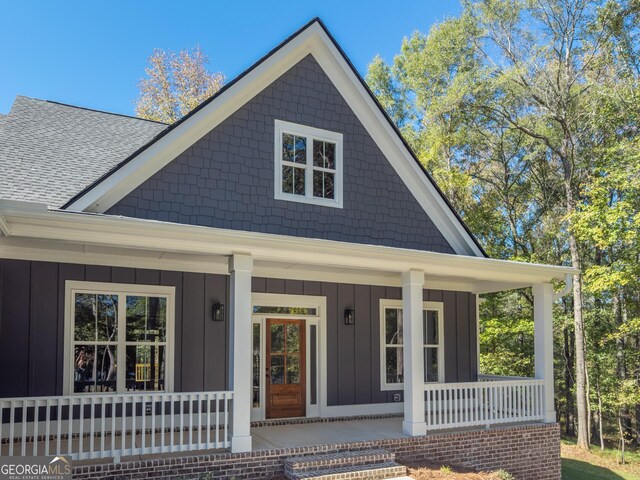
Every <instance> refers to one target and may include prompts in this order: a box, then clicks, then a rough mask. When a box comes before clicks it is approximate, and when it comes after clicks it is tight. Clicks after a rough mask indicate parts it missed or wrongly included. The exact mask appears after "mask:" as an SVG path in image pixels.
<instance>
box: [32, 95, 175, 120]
mask: <svg viewBox="0 0 640 480" xmlns="http://www.w3.org/2000/svg"><path fill="white" fill-rule="evenodd" d="M35 100H38V99H37V98H36V99H35ZM41 101H43V102H47V103H52V104H54V105H62V106H63V107H71V108H77V109H78V110H87V111H89V112H96V113H105V114H107V115H115V116H117V117H124V118H130V119H132V120H142V121H144V122H152V123H158V124H160V125H167V126H169V125H171V124H170V123H165V122H160V121H158V120H150V119H148V118H142V117H136V116H133V115H127V114H124V113H116V112H107V111H106V110H98V109H97V108H89V107H81V106H79V105H71V104H70V103H63V102H56V101H55V100H41Z"/></svg>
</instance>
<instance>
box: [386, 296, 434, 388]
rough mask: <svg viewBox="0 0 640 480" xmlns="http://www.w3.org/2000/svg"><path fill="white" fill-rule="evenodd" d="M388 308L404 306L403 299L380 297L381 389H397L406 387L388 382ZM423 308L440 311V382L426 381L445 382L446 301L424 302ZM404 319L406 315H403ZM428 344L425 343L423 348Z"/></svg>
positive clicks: (402, 384)
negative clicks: (386, 339)
mask: <svg viewBox="0 0 640 480" xmlns="http://www.w3.org/2000/svg"><path fill="white" fill-rule="evenodd" d="M387 308H400V309H402V308H403V304H402V300H389V299H386V298H381V299H380V390H382V391H397V390H402V389H403V388H404V383H387V376H386V374H385V372H386V365H387V358H386V355H387V350H386V343H385V329H384V326H385V321H386V316H385V309H387ZM422 309H423V310H435V311H437V312H438V332H439V333H440V335H439V337H438V382H425V385H426V384H431V383H443V382H444V371H445V370H444V303H443V302H422ZM403 321H404V315H403ZM428 346H433V345H423V346H422V350H423V354H424V349H425V348H426V347H428Z"/></svg>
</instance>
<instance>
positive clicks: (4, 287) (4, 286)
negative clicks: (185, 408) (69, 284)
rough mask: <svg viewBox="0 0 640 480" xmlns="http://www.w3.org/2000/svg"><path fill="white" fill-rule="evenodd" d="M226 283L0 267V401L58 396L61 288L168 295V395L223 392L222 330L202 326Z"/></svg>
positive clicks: (93, 269) (197, 276)
mask: <svg viewBox="0 0 640 480" xmlns="http://www.w3.org/2000/svg"><path fill="white" fill-rule="evenodd" d="M228 279H229V277H228V276H226V275H209V274H202V273H182V272H172V271H159V270H142V269H133V268H119V267H103V266H94V265H86V266H85V265H77V264H65V263H49V262H33V261H26V260H3V259H0V398H1V397H16V396H40V395H45V396H46V395H62V384H63V361H64V355H63V350H64V296H65V281H66V280H85V281H92V282H113V283H129V284H140V285H142V284H144V285H169V286H174V287H176V299H175V300H176V310H175V348H174V352H175V353H174V355H175V356H174V359H175V366H174V374H175V377H174V387H175V390H176V391H187V392H188V391H201V390H225V389H226V388H227V385H228V356H227V353H226V352H227V344H228V336H229V335H228V329H227V325H226V324H225V323H222V322H212V321H211V320H210V313H209V312H211V307H212V305H213V303H215V302H224V303H226V301H227V300H226V299H227V292H228V284H229V281H228Z"/></svg>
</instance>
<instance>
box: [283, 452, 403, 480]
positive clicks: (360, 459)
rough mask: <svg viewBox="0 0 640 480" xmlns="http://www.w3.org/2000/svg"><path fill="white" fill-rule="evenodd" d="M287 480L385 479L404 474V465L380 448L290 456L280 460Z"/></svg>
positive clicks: (393, 455)
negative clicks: (282, 460) (282, 461)
mask: <svg viewBox="0 0 640 480" xmlns="http://www.w3.org/2000/svg"><path fill="white" fill-rule="evenodd" d="M284 471H285V476H286V477H287V478H288V479H290V480H311V479H316V480H337V479H340V480H347V479H349V480H351V479H371V480H385V479H393V478H398V477H405V476H406V474H407V467H405V466H404V465H399V464H397V463H396V462H395V454H393V453H389V452H387V451H386V450H382V449H372V450H361V451H355V452H340V453H330V454H326V455H308V456H306V457H291V458H287V459H286V460H285V462H284Z"/></svg>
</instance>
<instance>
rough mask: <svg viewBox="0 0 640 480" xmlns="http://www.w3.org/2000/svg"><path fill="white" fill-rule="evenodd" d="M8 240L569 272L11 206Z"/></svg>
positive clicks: (531, 278)
mask: <svg viewBox="0 0 640 480" xmlns="http://www.w3.org/2000/svg"><path fill="white" fill-rule="evenodd" d="M0 212H1V213H2V214H3V215H4V217H5V219H6V220H7V223H8V224H9V228H10V231H11V236H15V237H29V238H38V239H48V240H58V241H64V242H70V243H86V244H94V245H108V246H118V247H127V248H137V249H151V250H163V251H171V252H183V253H198V254H210V255H232V254H235V253H247V254H250V255H252V256H253V257H254V259H255V260H262V261H272V262H288V263H294V264H299V265H324V266H334V267H336V268H355V269H361V270H363V271H366V270H378V271H386V272H403V271H407V270H413V269H422V270H424V271H425V274H426V276H427V277H428V276H430V275H433V276H438V277H456V278H460V279H464V278H469V279H473V280H474V281H478V280H480V281H483V282H484V281H486V282H500V283H504V284H508V283H516V282H519V283H522V284H524V285H532V284H534V283H539V282H549V281H551V280H552V279H558V280H562V279H564V278H565V275H566V274H567V273H569V274H577V273H578V271H577V270H576V269H573V268H571V267H555V266H548V265H537V264H528V263H521V262H512V261H507V260H496V259H489V258H478V257H469V256H463V255H450V254H442V253H435V252H426V251H421V250H409V249H401V248H394V247H385V246H377V245H362V244H355V243H346V242H338V241H333V240H321V239H309V238H299V237H288V236H283V235H274V234H266V233H256V232H246V231H239V230H226V229H219V228H210V227H200V226H193V225H181V224H174V223H170V222H160V221H155V220H141V219H133V218H125V217H113V216H106V215H99V214H87V213H70V212H65V211H45V212H43V211H41V210H34V211H26V210H23V209H20V210H15V209H7V208H3V207H2V203H0Z"/></svg>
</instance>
